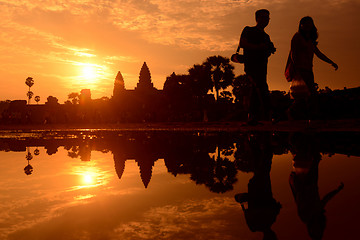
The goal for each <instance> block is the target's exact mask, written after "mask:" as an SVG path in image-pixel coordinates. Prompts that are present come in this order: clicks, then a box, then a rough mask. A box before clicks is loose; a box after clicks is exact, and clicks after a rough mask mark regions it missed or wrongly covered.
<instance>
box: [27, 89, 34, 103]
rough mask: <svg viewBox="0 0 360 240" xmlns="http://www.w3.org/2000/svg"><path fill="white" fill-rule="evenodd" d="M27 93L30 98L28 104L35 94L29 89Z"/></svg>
mask: <svg viewBox="0 0 360 240" xmlns="http://www.w3.org/2000/svg"><path fill="white" fill-rule="evenodd" d="M26 95H27V97H28V99H29V100H28V104H30V99H31V98H32V97H33V96H34V93H33V92H32V91H30V90H29V91H28V92H27V94H26Z"/></svg>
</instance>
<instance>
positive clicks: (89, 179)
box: [83, 173, 94, 185]
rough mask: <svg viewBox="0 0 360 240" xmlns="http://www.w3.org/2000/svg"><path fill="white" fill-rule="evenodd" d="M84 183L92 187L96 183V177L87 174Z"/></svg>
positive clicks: (84, 176)
mask: <svg viewBox="0 0 360 240" xmlns="http://www.w3.org/2000/svg"><path fill="white" fill-rule="evenodd" d="M83 182H84V184H86V185H90V184H93V183H94V176H92V175H91V174H89V173H87V174H84V175H83Z"/></svg>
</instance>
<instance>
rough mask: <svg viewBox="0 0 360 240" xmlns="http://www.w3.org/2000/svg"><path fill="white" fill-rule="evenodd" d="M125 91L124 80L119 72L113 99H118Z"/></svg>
mask: <svg viewBox="0 0 360 240" xmlns="http://www.w3.org/2000/svg"><path fill="white" fill-rule="evenodd" d="M124 90H125V84H124V78H123V76H122V74H121V72H120V71H119V72H118V73H117V75H116V78H115V82H114V90H113V97H114V98H117V97H119V96H120V95H121V92H122V91H124Z"/></svg>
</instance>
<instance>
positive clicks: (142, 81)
mask: <svg viewBox="0 0 360 240" xmlns="http://www.w3.org/2000/svg"><path fill="white" fill-rule="evenodd" d="M153 88H154V85H153V83H152V82H151V74H150V70H149V67H148V66H147V64H146V62H144V64H143V65H142V67H141V70H140V75H139V82H138V84H137V87H136V88H135V89H147V90H149V89H153Z"/></svg>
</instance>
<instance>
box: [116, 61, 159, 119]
mask: <svg viewBox="0 0 360 240" xmlns="http://www.w3.org/2000/svg"><path fill="white" fill-rule="evenodd" d="M162 98H163V94H162V90H158V89H156V88H155V87H154V84H153V83H152V80H151V74H150V70H149V68H148V66H147V64H146V62H144V64H143V66H142V67H141V70H140V74H139V82H138V83H137V86H136V87H135V89H133V90H127V89H126V88H125V81H124V78H123V76H122V74H121V72H120V71H119V72H118V74H117V75H116V78H115V82H114V90H113V97H112V101H113V104H114V105H115V110H116V112H117V113H118V114H116V113H115V115H116V118H117V119H116V120H117V122H127V121H131V122H133V121H139V120H140V121H156V120H157V118H158V117H159V116H158V114H159V113H160V114H161V110H160V109H159V107H160V106H161V103H162V102H163V101H162Z"/></svg>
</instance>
